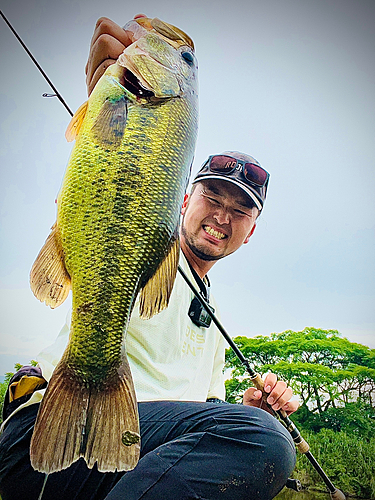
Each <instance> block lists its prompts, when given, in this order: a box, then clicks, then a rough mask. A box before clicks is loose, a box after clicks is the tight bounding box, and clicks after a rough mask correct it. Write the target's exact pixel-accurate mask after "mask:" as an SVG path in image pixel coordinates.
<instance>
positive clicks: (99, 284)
mask: <svg viewBox="0 0 375 500" xmlns="http://www.w3.org/2000/svg"><path fill="white" fill-rule="evenodd" d="M124 29H125V30H126V31H127V32H128V33H130V34H131V36H132V44H131V45H129V46H128V47H127V48H126V49H125V50H124V51H123V53H122V54H120V56H119V57H118V59H117V61H116V63H115V64H113V65H111V66H109V67H108V68H107V70H106V71H105V73H104V75H103V76H102V77H101V78H100V80H99V81H98V83H97V84H96V86H95V88H94V90H93V92H92V93H91V95H90V97H89V99H88V101H87V102H86V103H84V104H83V105H82V106H81V107H80V108H79V109H78V110H77V112H76V113H75V114H74V116H73V118H72V120H71V122H70V124H69V126H68V129H67V132H66V137H67V139H68V140H69V141H72V140H75V145H74V147H73V149H72V152H71V156H70V159H69V162H68V165H67V169H66V172H65V175H64V179H63V183H62V187H61V190H60V192H59V194H58V198H57V219H56V223H55V224H54V225H53V226H52V228H51V233H50V235H49V236H48V238H47V240H46V242H45V244H44V246H43V247H42V249H41V251H40V253H39V255H38V256H37V258H36V260H35V262H34V264H33V266H32V269H31V272H30V285H31V289H32V291H33V293H34V295H35V296H36V297H37V298H38V299H39V300H40V301H42V302H45V304H46V305H49V306H50V307H51V308H55V307H58V306H59V305H60V304H61V303H62V302H63V301H64V300H65V299H66V298H67V296H68V294H69V291H70V290H71V291H72V320H71V329H70V335H69V343H68V346H67V348H66V350H65V352H64V354H63V356H62V358H61V360H60V362H59V363H58V365H57V366H56V368H55V370H54V372H53V375H52V378H51V380H50V381H49V384H48V387H47V389H46V392H45V394H44V397H43V399H42V402H41V404H40V408H39V411H38V416H37V419H36V423H35V426H34V431H33V435H32V439H31V444H30V459H31V465H32V467H33V468H34V469H35V470H37V471H40V472H43V473H46V474H50V473H53V472H56V471H60V470H63V469H66V468H67V467H69V466H70V465H71V464H72V463H74V462H76V461H77V460H78V459H80V458H81V457H83V459H84V461H85V462H86V464H87V466H88V467H89V468H92V467H93V466H94V464H96V465H97V468H98V470H99V471H101V472H113V471H127V470H131V469H133V468H134V467H135V466H136V464H137V462H138V460H139V453H140V431H139V419H138V410H137V400H136V395H135V390H134V384H133V380H132V375H131V371H130V367H129V363H128V360H127V356H126V352H125V351H124V349H123V348H122V347H123V343H125V344H126V342H125V335H126V329H127V326H128V323H129V319H130V315H131V313H132V310H133V307H134V303H135V300H136V297H137V295H138V294H139V296H140V314H141V317H143V318H145V319H147V318H150V317H152V316H153V315H154V314H157V313H158V312H159V311H161V310H162V309H164V308H165V307H167V304H168V300H169V296H170V294H171V291H172V288H173V283H174V280H175V276H176V272H177V266H178V257H179V251H180V250H179V239H178V226H179V216H180V209H181V205H182V202H183V197H184V193H185V190H186V187H187V184H188V179H189V175H190V171H191V165H192V162H193V158H194V151H195V143H196V137H197V126H198V90H197V60H196V56H195V49H194V44H193V41H192V40H191V38H190V37H189V36H188V35H187V34H186V33H184V32H183V31H181V30H180V29H179V28H177V27H175V26H173V25H171V24H168V23H165V22H164V21H161V20H159V19H158V18H153V19H150V18H140V19H137V20H133V21H130V22H129V23H128V24H127V25H125V26H124Z"/></svg>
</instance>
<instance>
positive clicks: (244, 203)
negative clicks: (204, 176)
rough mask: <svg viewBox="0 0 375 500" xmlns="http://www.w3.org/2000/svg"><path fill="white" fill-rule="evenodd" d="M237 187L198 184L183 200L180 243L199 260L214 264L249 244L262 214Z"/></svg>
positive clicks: (214, 181)
mask: <svg viewBox="0 0 375 500" xmlns="http://www.w3.org/2000/svg"><path fill="white" fill-rule="evenodd" d="M252 205H253V204H252V202H251V201H250V199H249V197H248V196H247V195H246V194H245V193H244V192H243V191H242V190H241V189H240V188H239V187H238V186H236V185H234V184H232V183H230V182H227V181H223V180H221V179H210V180H206V181H202V182H200V183H198V184H197V185H196V187H195V190H194V191H193V193H192V194H191V195H190V196H189V197H188V198H187V199H185V201H184V204H183V206H182V210H181V213H182V214H183V220H182V226H181V244H182V245H185V244H186V246H187V247H188V249H190V250H191V251H192V252H193V254H194V255H195V256H196V257H198V258H199V259H202V260H205V261H215V260H218V259H222V258H223V257H225V256H227V255H230V254H231V253H233V252H235V251H236V250H237V249H238V248H239V247H240V246H241V245H242V244H243V243H247V242H248V240H249V238H250V236H251V234H252V231H253V229H254V227H255V221H256V218H257V216H258V214H259V212H258V209H257V208H256V207H253V206H252Z"/></svg>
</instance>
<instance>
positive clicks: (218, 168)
mask: <svg viewBox="0 0 375 500" xmlns="http://www.w3.org/2000/svg"><path fill="white" fill-rule="evenodd" d="M236 165H237V160H235V159H234V158H231V157H230V156H213V157H212V158H211V162H210V170H211V172H220V173H222V174H226V173H230V172H232V170H233V169H234V168H235V167H236Z"/></svg>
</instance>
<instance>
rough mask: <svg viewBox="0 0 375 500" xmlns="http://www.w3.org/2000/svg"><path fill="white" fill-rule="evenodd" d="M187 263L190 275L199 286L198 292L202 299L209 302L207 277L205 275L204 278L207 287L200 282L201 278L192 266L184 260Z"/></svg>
mask: <svg viewBox="0 0 375 500" xmlns="http://www.w3.org/2000/svg"><path fill="white" fill-rule="evenodd" d="M186 261H187V263H188V264H189V267H190V271H191V274H192V275H193V276H194V279H195V281H196V283H197V285H198V286H199V290H200V292H201V295H202V296H203V298H204V299H206V301H207V302H209V299H210V285H211V283H210V280H209V279H208V276H207V275H206V276H205V278H206V280H207V286H206V284H205V282H204V281H203V280H202V278H201V277H200V276H199V274H198V273H197V272H196V270H195V269H194V268H193V266H192V265H191V264H190V262H189V261H188V260H187V259H186Z"/></svg>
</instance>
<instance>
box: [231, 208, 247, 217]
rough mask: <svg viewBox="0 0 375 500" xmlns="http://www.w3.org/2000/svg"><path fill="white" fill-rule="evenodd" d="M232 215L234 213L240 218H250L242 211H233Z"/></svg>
mask: <svg viewBox="0 0 375 500" xmlns="http://www.w3.org/2000/svg"><path fill="white" fill-rule="evenodd" d="M234 213H235V214H236V215H239V216H241V217H243V216H247V217H250V215H249V214H247V213H246V212H243V211H242V210H235V211H234Z"/></svg>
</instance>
